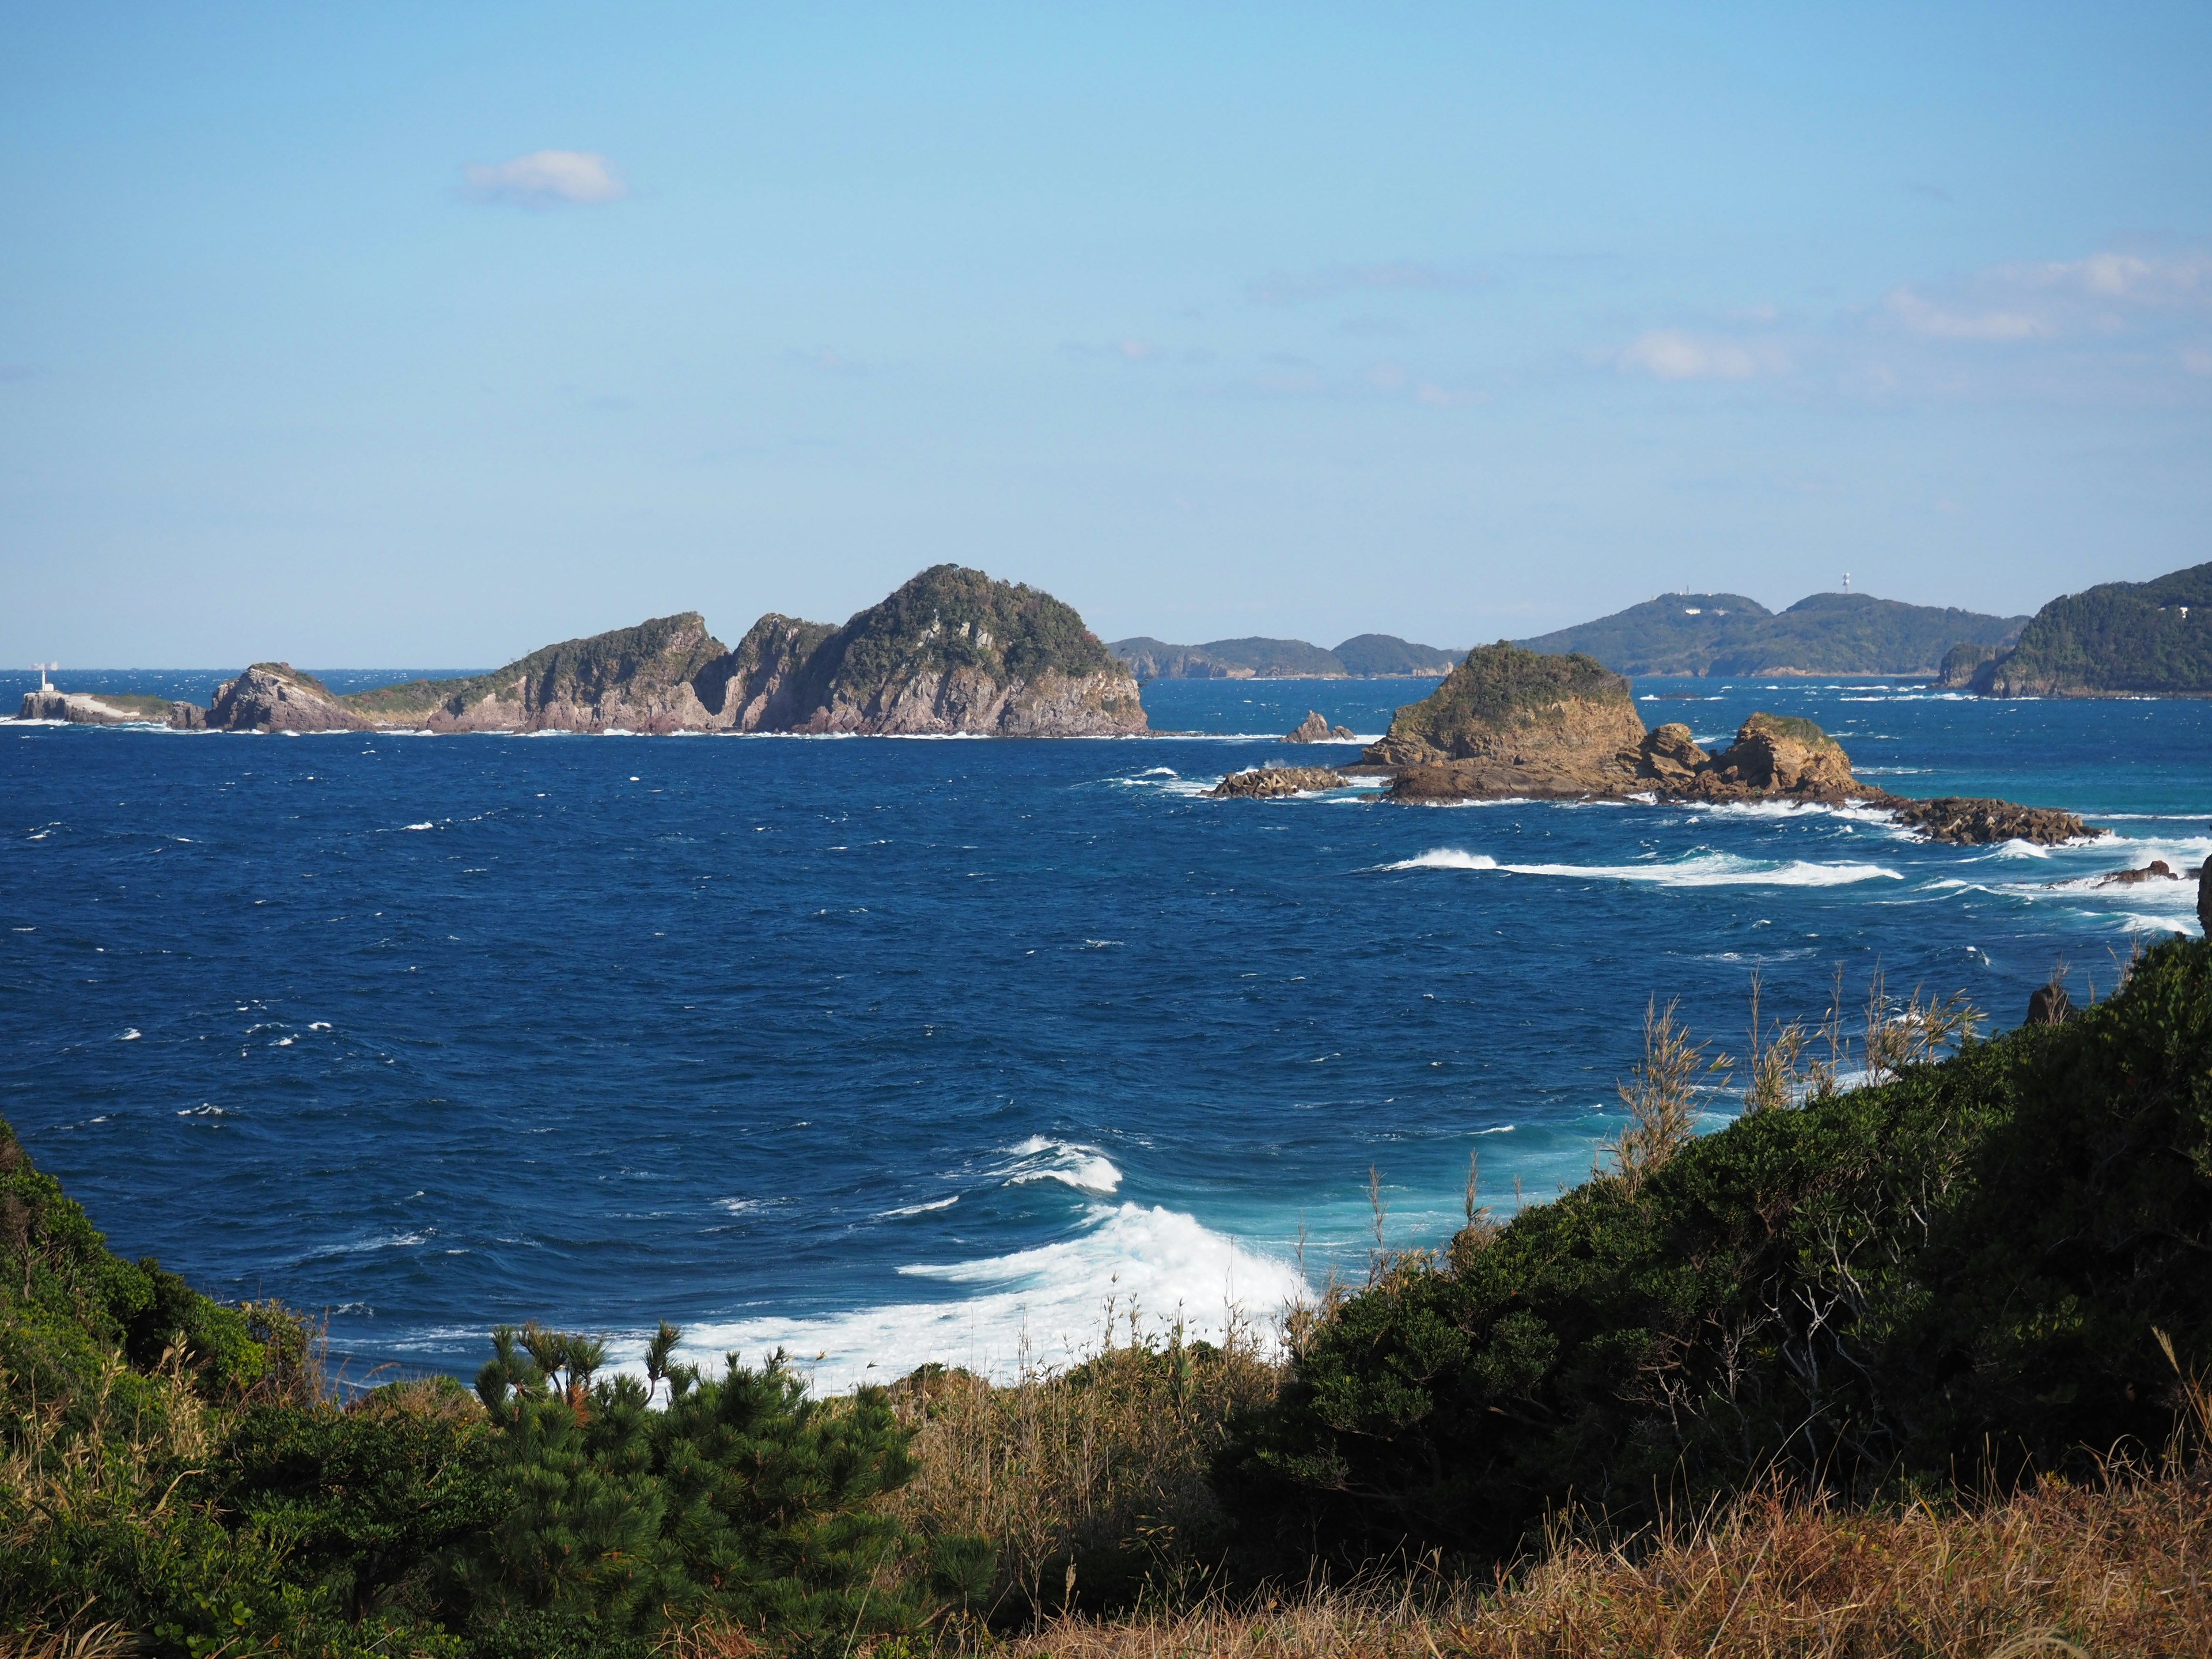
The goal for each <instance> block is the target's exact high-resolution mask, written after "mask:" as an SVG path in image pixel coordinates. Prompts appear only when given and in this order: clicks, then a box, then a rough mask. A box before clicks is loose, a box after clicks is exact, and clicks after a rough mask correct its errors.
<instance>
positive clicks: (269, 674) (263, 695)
mask: <svg viewBox="0 0 2212 1659" xmlns="http://www.w3.org/2000/svg"><path fill="white" fill-rule="evenodd" d="M200 724H202V725H204V726H208V727H209V728H210V729H211V730H216V731H224V732H361V731H366V730H368V728H369V727H370V726H372V725H373V724H374V722H373V721H371V720H368V719H367V718H365V717H364V716H363V715H362V714H361V713H360V712H359V711H358V710H356V709H354V708H349V707H348V706H347V703H346V701H345V699H344V698H343V697H340V696H337V694H336V693H334V692H333V691H331V688H330V687H329V686H327V685H325V684H323V683H322V682H321V681H320V680H319V679H317V678H315V677H314V676H313V674H306V673H302V672H301V671H300V670H298V669H296V668H295V667H293V666H292V665H291V664H290V663H289V662H258V663H255V664H254V665H252V667H251V668H249V669H247V670H246V671H245V672H244V673H243V674H240V676H239V677H238V678H236V679H234V680H225V681H224V682H223V683H222V684H221V685H219V686H217V687H216V692H215V701H214V702H211V703H210V704H209V705H208V711H207V714H206V715H205V716H204V718H203V719H202V720H201V721H200Z"/></svg>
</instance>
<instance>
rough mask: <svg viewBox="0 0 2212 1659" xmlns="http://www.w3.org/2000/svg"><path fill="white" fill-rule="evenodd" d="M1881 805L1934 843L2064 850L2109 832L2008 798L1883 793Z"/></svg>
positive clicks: (2053, 809)
mask: <svg viewBox="0 0 2212 1659" xmlns="http://www.w3.org/2000/svg"><path fill="white" fill-rule="evenodd" d="M1875 804H1876V805H1881V806H1883V807H1886V808H1887V809H1888V810H1889V811H1890V813H1891V815H1892V816H1893V817H1895V818H1896V819H1897V821H1898V822H1899V823H1901V824H1904V825H1905V827H1906V828H1907V829H1912V830H1914V831H1916V832H1917V833H1918V834H1920V835H1923V836H1926V837H1927V838H1928V839H1929V840H1930V841H1947V842H1951V843H1952V844H1953V845H1954V846H1957V847H1985V846H1987V845H1989V844H1990V842H2000V841H2025V842H2033V843H2034V844H2035V845H2037V846H2039V847H2058V846H2063V844H2064V843H2066V842H2069V841H2084V840H2089V839H2093V838H2094V837H2095V836H2101V835H2104V834H2106V831H2105V830H2102V829H2096V828H2093V826H2091V825H2089V824H2087V823H2082V822H2081V819H2080V818H2078V817H2075V815H2074V814H2073V813H2071V812H2062V811H2059V810H2058V809H2057V808H2056V807H2053V806H2015V805H2013V804H2012V803H2011V802H2010V801H2008V800H1989V799H1983V798H1981V797H1978V796H1969V795H1938V796H1937V797H1936V798H1935V799H1933V800H1911V799H1907V798H1905V796H1902V795H1883V796H1881V797H1880V798H1879V799H1878V800H1877V801H1876V802H1875Z"/></svg>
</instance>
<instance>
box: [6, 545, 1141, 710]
mask: <svg viewBox="0 0 2212 1659" xmlns="http://www.w3.org/2000/svg"><path fill="white" fill-rule="evenodd" d="M126 702H127V703H128V704H129V707H128V708H125V707H123V705H124V704H125V703H126ZM157 703H159V704H160V705H161V707H160V711H159V712H156V711H155V708H154V705H155V704H157ZM22 712H23V715H24V717H25V718H27V719H53V720H79V721H84V722H87V723H92V724H109V725H112V724H120V723H123V720H139V721H143V720H147V719H149V718H153V719H156V720H166V721H167V724H169V725H171V726H178V727H181V728H185V729H187V730H197V729H200V728H207V729H212V730H220V731H250V732H335V731H375V730H379V729H385V728H401V729H405V730H409V731H431V732H547V731H556V732H561V731H565V732H610V731H627V732H872V733H906V734H919V733H943V732H980V733H988V734H991V735H994V736H999V737H1074V736H1097V735H1111V734H1119V733H1127V732H1142V731H1144V730H1145V729H1146V726H1145V709H1144V704H1143V703H1142V702H1141V701H1139V696H1138V692H1137V685H1136V682H1135V681H1134V680H1133V679H1132V678H1130V676H1129V673H1128V671H1127V669H1126V668H1124V667H1123V666H1122V665H1121V663H1119V662H1118V661H1116V660H1115V658H1114V657H1113V656H1112V655H1111V654H1110V653H1109V652H1108V651H1107V650H1106V648H1105V647H1103V645H1101V644H1100V643H1099V642H1098V639H1097V635H1094V634H1092V633H1091V630H1090V629H1087V628H1085V626H1084V625H1083V618H1082V617H1079V616H1078V615H1077V614H1076V613H1075V611H1073V610H1072V609H1071V608H1070V607H1069V606H1067V605H1063V604H1061V603H1060V601H1059V600H1058V599H1054V598H1053V597H1052V595H1050V594H1049V593H1045V592H1040V591H1038V590H1037V589H1036V588H1033V587H1027V586H1021V585H1019V584H1017V583H1012V582H1004V581H994V580H992V579H991V578H990V577H989V576H987V575H986V574H983V573H982V572H981V571H980V570H969V569H963V568H961V567H959V566H957V565H950V564H945V565H938V566H935V567H933V568H931V569H928V570H925V571H923V572H922V573H921V574H920V575H918V576H916V577H915V578H914V579H913V580H911V581H909V582H908V583H907V584H906V585H905V586H902V587H901V588H900V589H899V590H898V591H897V592H895V593H893V594H891V595H890V598H888V599H884V601H883V602H882V603H881V604H879V605H871V606H870V607H869V608H868V609H866V611H861V612H860V613H859V614H858V615H857V616H855V617H853V618H851V620H849V621H848V622H847V623H845V625H844V626H843V627H842V628H840V627H836V626H835V625H833V624H831V623H813V622H804V621H801V620H799V618H797V617H783V616H777V615H774V614H771V615H769V616H765V617H762V618H761V619H760V620H759V621H758V622H757V623H754V624H753V625H752V627H751V628H750V629H747V630H746V633H745V635H744V638H743V639H741V640H740V641H738V644H737V646H736V647H735V648H732V647H729V646H726V645H725V644H723V643H722V642H721V641H720V640H718V639H716V638H714V636H713V635H711V634H709V633H708V631H707V624H706V621H705V619H704V618H703V617H701V616H700V615H699V614H698V613H697V612H696V611H685V612H683V613H681V614H679V615H677V616H673V617H659V618H657V619H655V620H653V621H651V622H647V623H641V624H640V625H639V626H637V627H635V628H625V629H616V630H615V631H613V632H611V633H606V634H596V635H592V637H590V638H589V639H582V640H569V641H565V642H563V643H562V644H559V645H550V646H547V647H545V648H544V650H542V651H534V652H532V653H531V654H530V655H528V656H526V657H524V658H522V659H520V660H519V661H516V662H511V663H509V664H507V666H506V667H504V668H499V669H495V670H493V671H491V672H490V673H489V674H480V675H477V676H474V677H472V678H465V679H453V680H415V681H410V682H409V683H408V684H403V685H390V686H381V687H379V688H377V689H375V690H369V691H359V692H353V693H349V694H348V695H345V696H339V695H337V694H336V693H334V692H332V691H331V690H330V688H329V687H328V686H326V685H325V684H322V682H321V681H319V680H318V679H316V678H314V677H313V675H311V674H307V673H303V672H301V671H300V670H298V669H295V668H294V667H293V666H292V665H290V664H289V663H283V662H264V663H256V664H255V665H252V667H250V668H248V669H247V670H246V671H245V672H244V673H243V674H240V676H239V677H238V678H236V679H234V680H230V681H228V682H226V683H225V684H223V685H222V687H221V688H220V689H219V690H217V692H216V697H215V701H214V702H213V703H212V704H211V705H210V706H209V707H207V708H200V707H199V706H197V704H193V703H188V702H179V703H163V702H161V700H160V699H155V698H137V699H128V700H125V699H117V698H112V697H105V696H87V695H85V694H82V693H74V692H72V693H63V692H51V691H50V692H33V693H30V694H28V695H27V696H26V697H25V699H24V702H23V711H22ZM118 714H120V716H121V718H120V719H118Z"/></svg>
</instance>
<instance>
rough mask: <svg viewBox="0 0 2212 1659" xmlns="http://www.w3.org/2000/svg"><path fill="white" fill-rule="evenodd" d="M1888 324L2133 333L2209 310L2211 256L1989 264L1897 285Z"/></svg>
mask: <svg viewBox="0 0 2212 1659" xmlns="http://www.w3.org/2000/svg"><path fill="white" fill-rule="evenodd" d="M1882 308H1883V310H1884V312H1885V313H1887V316H1888V317H1889V319H1891V320H1893V321H1894V322H1896V323H1898V324H1899V325H1902V326H1903V327H1904V328H1905V330H1906V331H1908V332H1910V333H1913V334H1917V335H1920V336H1923V337H1925V338H1929V339H1935V340H1979V341H1989V342H1998V343H2003V342H2021V341H2031V340H2055V339H2060V338H2066V337H2081V336H2085V335H2115V334H2126V333H2131V332H2135V331H2137V330H2139V329H2141V328H2142V327H2144V326H2146V325H2150V324H2152V323H2154V322H2155V320H2156V319H2159V318H2160V317H2162V316H2172V315H2174V314H2176V313H2187V312H2190V311H2197V310H2212V253H2205V252H2182V253H2136V252H2124V251H2120V250H2115V249H2105V250H2101V251H2100V252H2095V253H2091V254H2088V255H2087V256H2085V257H2084V258H2079V259H2055V260H2045V261H2043V262H2041V263H2038V264H2003V265H1993V266H1991V267H1990V268H1989V269H1988V270H1982V271H1978V272H1976V273H1974V274H1973V275H1972V276H1966V277H1964V278H1960V279H1958V280H1956V281H1953V282H1949V283H1941V284H1937V285H1935V286H1934V287H1933V288H1932V289H1930V288H1923V287H1919V286H1912V287H1899V288H1895V289H1891V290H1890V292H1889V294H1888V295H1887V297H1886V298H1885V299H1884V300H1883V301H1882Z"/></svg>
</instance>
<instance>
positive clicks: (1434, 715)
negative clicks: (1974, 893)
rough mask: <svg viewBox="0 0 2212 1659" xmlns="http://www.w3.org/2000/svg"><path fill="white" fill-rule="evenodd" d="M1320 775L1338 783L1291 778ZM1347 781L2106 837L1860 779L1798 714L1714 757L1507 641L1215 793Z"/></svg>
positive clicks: (1761, 724)
mask: <svg viewBox="0 0 2212 1659" xmlns="http://www.w3.org/2000/svg"><path fill="white" fill-rule="evenodd" d="M1322 775H1324V774H1320V773H1317V772H1315V771H1313V770H1312V769H1283V768H1261V769H1255V770H1254V771H1249V772H1244V773H1238V774H1233V775H1231V776H1230V777H1228V778H1225V779H1224V780H1223V781H1222V782H1221V784H1220V785H1219V786H1218V787H1217V788H1216V789H1215V790H1214V791H1213V793H1215V794H1216V795H1218V796H1220V797H1223V798H1236V797H1267V796H1271V795H1282V794H1289V793H1299V792H1301V791H1304V790H1311V789H1318V788H1328V787H1343V785H1344V783H1346V782H1347V781H1349V780H1350V778H1351V777H1352V776H1367V777H1381V778H1386V779H1388V780H1389V783H1388V787H1386V789H1385V790H1384V792H1383V798H1384V799H1388V800H1393V801H1400V802H1405V803H1409V804H1413V805H1449V804H1452V803H1455V802H1461V801H1474V800H1506V799H1533V800H1590V799H1651V800H1656V801H1667V802H1679V803H1682V804H1685V805H1730V804H1746V803H1752V802H1770V801H1771V802H1781V803H1784V804H1790V805H1808V806H1809V805H1823V806H1842V805H1855V806H1863V807H1868V808H1871V809H1873V810H1875V811H1881V812H1885V813H1887V814H1888V815H1889V816H1890V817H1891V818H1892V819H1893V820H1894V821H1895V822H1896V823H1899V824H1901V825H1903V826H1904V827H1905V828H1906V829H1911V830H1912V831H1913V832H1914V833H1915V834H1917V835H1919V836H1923V837H1925V838H1927V839H1929V840H1931V841H1941V842H1951V843H1953V844H1954V845H1960V846H1982V845H1987V844H1990V843H1991V842H2004V841H2012V840H2021V841H2027V842H2033V843H2035V844H2038V845H2041V846H2056V845H2058V844H2061V843H2063V842H2071V841H2079V840H2084V839H2088V838H2092V837H2094V836H2100V835H2103V834H2105V833H2106V831H2104V830H2102V829H2098V828H2096V827H2094V826H2093V825H2090V824H2087V823H2083V822H2082V820H2081V818H2080V817H2078V816H2076V815H2075V814H2074V813H2071V812H2067V811H2060V810H2058V809H2056V808H2051V807H2035V806H2021V805H2015V804H2014V803H2012V802H2009V801H2001V800H1990V799H1966V798H1960V797H1940V798H1937V799H1929V800H1920V799H1913V798H1911V797H1908V796H1903V795H1894V794H1892V793H1890V792H1889V791H1888V790H1887V789H1884V788H1881V787H1879V786H1877V785H1874V784H1869V783H1867V782H1865V781H1862V780H1861V779H1859V778H1857V777H1856V776H1854V775H1853V774H1852V772H1851V765H1850V757H1849V756H1848V755H1846V754H1845V753H1844V750H1843V746H1842V745H1841V744H1838V742H1837V741H1836V740H1835V739H1834V738H1832V737H1830V736H1829V735H1828V734H1827V733H1826V732H1824V731H1822V730H1821V729H1820V726H1817V725H1815V724H1814V722H1812V721H1811V720H1801V719H1798V718H1796V717H1795V716H1791V715H1782V714H1765V713H1760V712H1756V711H1754V712H1753V714H1750V715H1749V716H1748V717H1747V719H1746V720H1744V721H1743V723H1742V724H1741V726H1739V727H1738V728H1737V730H1736V732H1735V738H1734V739H1733V740H1732V741H1731V742H1730V743H1729V746H1728V747H1727V748H1725V749H1723V750H1717V751H1715V752H1708V751H1707V750H1705V749H1704V748H1702V747H1700V746H1699V744H1698V743H1697V742H1696V741H1695V740H1694V739H1693V738H1692V735H1691V732H1690V728H1689V727H1688V726H1685V725H1683V724H1681V723H1680V722H1679V721H1669V722H1668V723H1666V724H1664V725H1662V726H1659V727H1657V728H1656V730H1647V729H1646V728H1645V726H1644V720H1643V717H1642V716H1641V715H1640V714H1638V712H1637V708H1636V703H1635V701H1634V698H1633V696H1632V693H1631V690H1630V688H1629V684H1628V681H1627V680H1626V678H1623V677H1622V676H1620V675H1618V674H1615V673H1613V671H1611V670H1609V669H1607V668H1606V667H1605V666H1604V665H1601V664H1600V663H1599V662H1597V661H1596V660H1595V659H1592V658H1590V657H1587V656H1583V655H1581V654H1579V653H1564V654H1551V655H1547V654H1543V653H1537V652H1534V651H1529V650H1527V649H1525V648H1523V647H1520V646H1516V645H1514V644H1512V643H1510V641H1503V640H1501V641H1498V643H1497V644H1495V645H1489V646H1484V647H1480V648H1478V649H1476V650H1474V651H1470V652H1469V653H1468V654H1467V657H1466V659H1465V660H1464V661H1462V663H1461V664H1460V665H1459V666H1458V667H1456V668H1455V669H1454V670H1453V671H1451V673H1450V674H1449V676H1447V677H1446V678H1445V680H1444V682H1443V684H1442V685H1440V686H1438V687H1437V689H1436V690H1435V691H1434V692H1433V693H1431V695H1430V696H1428V697H1426V698H1425V699H1423V700H1422V701H1421V702H1417V703H1408V704H1407V705H1406V706H1405V707H1404V708H1400V709H1399V710H1398V712H1397V714H1396V715H1395V717H1394V718H1393V719H1392V720H1391V722H1390V730H1389V732H1388V733H1387V734H1386V735H1385V736H1384V737H1383V738H1382V739H1381V741H1379V742H1377V743H1374V744H1370V745H1369V746H1368V747H1367V748H1366V750H1364V752H1363V753H1362V754H1361V756H1360V759H1359V763H1358V765H1356V766H1353V767H1348V768H1345V769H1342V771H1341V772H1340V773H1329V774H1326V775H1328V776H1334V777H1336V778H1337V779H1338V781H1337V782H1336V783H1334V784H1327V783H1321V782H1314V781H1295V782H1294V781H1291V780H1292V779H1294V778H1297V779H1308V778H1313V777H1318V776H1322Z"/></svg>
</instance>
